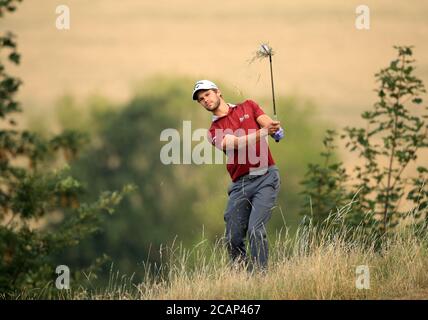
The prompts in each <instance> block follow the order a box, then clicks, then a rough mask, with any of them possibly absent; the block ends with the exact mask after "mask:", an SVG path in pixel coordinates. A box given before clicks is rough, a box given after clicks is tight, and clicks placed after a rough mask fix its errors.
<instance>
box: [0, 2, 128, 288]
mask: <svg viewBox="0 0 428 320" xmlns="http://www.w3.org/2000/svg"><path fill="white" fill-rule="evenodd" d="M18 2H20V1H13V0H9V1H0V16H1V17H2V16H3V15H4V13H5V12H7V11H14V10H15V9H16V4H17V3H18ZM5 55H6V60H4V59H3V57H4V56H5ZM0 58H1V60H0V121H1V122H2V125H1V130H0V292H2V293H7V294H16V293H19V292H21V291H23V290H27V289H31V288H34V287H39V288H40V287H46V286H47V285H49V284H51V283H52V281H53V280H54V279H55V273H54V271H55V268H56V264H55V261H53V259H52V257H53V255H54V254H55V253H57V252H60V251H62V250H63V249H64V248H66V247H69V246H74V245H77V244H78V243H79V241H80V240H81V239H83V238H85V237H87V236H88V235H90V234H92V233H94V232H95V231H96V230H97V228H98V225H99V222H100V219H101V217H100V213H102V212H109V213H112V212H113V210H114V207H115V206H116V205H117V204H118V203H119V202H120V201H121V199H122V197H123V195H124V194H125V193H126V192H128V191H130V189H131V187H130V186H126V187H124V189H123V190H122V191H121V192H105V193H102V194H101V195H100V196H99V198H98V200H97V201H95V202H92V203H83V202H81V201H80V197H81V195H82V193H83V192H84V187H83V185H82V183H81V182H80V181H79V180H77V179H75V178H74V177H73V176H72V175H71V174H70V170H69V167H68V165H65V166H63V167H62V168H56V166H55V163H57V162H58V158H59V157H58V154H57V152H58V151H60V150H62V151H63V152H64V156H65V159H66V160H68V161H71V160H73V159H74V157H76V156H77V153H78V150H79V148H80V147H81V146H82V145H83V144H84V143H85V140H86V137H85V135H83V134H80V133H78V132H74V131H65V132H63V133H61V134H59V135H57V136H54V137H52V138H50V139H45V138H44V137H42V136H41V135H38V134H36V133H34V132H31V131H28V130H22V129H19V128H18V125H17V123H16V121H15V120H14V119H13V115H14V114H16V113H17V112H21V111H22V110H21V107H20V104H19V103H18V102H17V101H16V100H15V95H16V93H17V92H18V89H19V87H20V85H21V83H22V82H21V80H19V79H18V78H16V77H13V76H11V75H9V74H8V73H7V72H6V64H7V63H12V64H16V65H18V64H19V62H20V59H21V56H20V54H19V53H18V51H17V43H16V37H15V36H14V35H13V34H12V33H10V32H8V33H6V34H5V35H1V36H0ZM52 167H54V168H53V169H52ZM53 215H56V216H60V217H61V221H60V222H54V221H53V220H52V216H53ZM71 271H74V274H75V275H77V274H78V273H79V272H78V271H80V270H71Z"/></svg>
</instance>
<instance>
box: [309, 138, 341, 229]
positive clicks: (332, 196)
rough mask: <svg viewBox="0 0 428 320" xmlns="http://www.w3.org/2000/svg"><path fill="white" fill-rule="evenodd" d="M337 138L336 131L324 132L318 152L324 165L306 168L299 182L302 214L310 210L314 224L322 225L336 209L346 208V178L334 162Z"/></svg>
mask: <svg viewBox="0 0 428 320" xmlns="http://www.w3.org/2000/svg"><path fill="white" fill-rule="evenodd" d="M336 136H337V133H336V131H335V130H327V133H326V136H325V137H324V139H323V145H324V148H325V150H324V151H323V152H321V159H322V160H323V162H322V163H321V164H320V163H310V164H308V170H307V172H306V174H305V179H304V180H302V181H301V184H302V185H303V187H304V189H303V191H302V192H301V194H303V195H304V197H305V200H309V203H308V201H306V202H305V207H304V211H302V213H303V214H307V208H308V207H309V208H310V212H311V217H312V219H313V221H314V222H315V223H321V222H322V221H324V220H325V219H327V217H328V216H329V214H331V213H332V212H334V211H335V210H336V208H340V207H341V206H343V205H345V204H346V203H345V202H346V201H347V198H348V194H347V192H346V185H345V184H346V181H347V180H348V178H349V176H348V175H347V173H346V170H345V168H344V167H343V163H342V162H340V161H337V160H336V159H335V153H334V151H335V149H336V148H337V147H336V145H335V144H334V139H335V137H336ZM313 213H315V214H313Z"/></svg>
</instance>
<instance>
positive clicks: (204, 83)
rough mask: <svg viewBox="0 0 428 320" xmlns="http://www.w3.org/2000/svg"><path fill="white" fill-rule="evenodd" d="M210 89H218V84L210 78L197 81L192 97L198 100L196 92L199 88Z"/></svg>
mask: <svg viewBox="0 0 428 320" xmlns="http://www.w3.org/2000/svg"><path fill="white" fill-rule="evenodd" d="M208 89H218V87H217V86H216V84H215V83H214V82H211V81H209V80H199V81H197V82H196V83H195V87H194V88H193V94H192V98H193V100H197V98H196V92H198V91H199V90H208Z"/></svg>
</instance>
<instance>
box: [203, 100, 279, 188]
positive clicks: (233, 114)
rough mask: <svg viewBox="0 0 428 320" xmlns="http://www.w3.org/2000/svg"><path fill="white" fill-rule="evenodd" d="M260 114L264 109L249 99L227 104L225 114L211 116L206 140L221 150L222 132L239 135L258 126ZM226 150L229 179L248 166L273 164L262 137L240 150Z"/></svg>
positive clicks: (247, 168)
mask: <svg viewBox="0 0 428 320" xmlns="http://www.w3.org/2000/svg"><path fill="white" fill-rule="evenodd" d="M262 114H265V113H264V111H263V110H262V109H261V108H260V106H259V105H258V104H257V103H255V102H254V101H252V100H246V101H244V102H242V103H240V104H237V105H230V104H229V112H228V113H227V115H225V116H223V117H217V116H213V122H212V124H211V127H210V128H209V130H208V140H209V141H210V142H211V143H212V144H213V145H214V146H216V147H217V148H219V149H220V150H222V149H221V141H222V140H223V138H224V136H225V135H226V134H234V135H236V136H242V135H247V134H251V133H254V132H255V131H257V130H259V129H260V125H259V124H258V123H257V118H258V117H259V116H261V115H262ZM261 143H262V144H263V146H262V148H261ZM260 151H262V152H260ZM226 154H227V155H228V161H227V166H226V167H227V171H228V172H229V174H230V177H231V178H232V181H236V180H237V179H238V178H239V177H240V176H243V175H246V174H248V173H249V172H250V168H260V169H261V168H267V167H268V166H271V165H273V164H275V162H274V160H273V158H272V155H271V153H270V149H269V146H268V145H267V143H265V142H264V141H262V142H261V141H258V142H257V143H256V144H255V145H253V146H246V147H243V148H242V149H241V150H237V149H235V150H233V151H232V150H231V151H227V152H226ZM250 154H251V155H250ZM232 160H233V161H232Z"/></svg>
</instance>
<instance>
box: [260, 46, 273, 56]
mask: <svg viewBox="0 0 428 320" xmlns="http://www.w3.org/2000/svg"><path fill="white" fill-rule="evenodd" d="M260 50H261V52H262V53H264V54H267V55H271V53H272V48H270V47H269V46H268V45H267V44H265V43H263V44H262V45H261V46H260Z"/></svg>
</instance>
